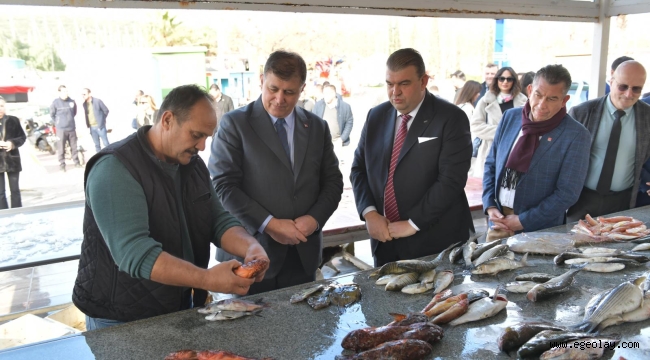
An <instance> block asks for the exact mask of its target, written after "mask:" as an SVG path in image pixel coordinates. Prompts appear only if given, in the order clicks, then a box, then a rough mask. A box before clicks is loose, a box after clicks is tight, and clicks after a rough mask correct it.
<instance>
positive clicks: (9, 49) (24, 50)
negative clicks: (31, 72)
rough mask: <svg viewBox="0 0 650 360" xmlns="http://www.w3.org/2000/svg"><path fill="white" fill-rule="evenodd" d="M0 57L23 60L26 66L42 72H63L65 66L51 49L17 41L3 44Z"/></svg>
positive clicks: (0, 48)
mask: <svg viewBox="0 0 650 360" xmlns="http://www.w3.org/2000/svg"><path fill="white" fill-rule="evenodd" d="M0 56H7V57H12V58H17V59H22V60H25V64H26V65H27V66H29V67H32V68H35V69H37V70H42V71H64V70H65V66H66V65H65V63H64V62H63V60H61V58H60V57H59V54H57V52H56V50H54V48H53V47H47V46H44V45H40V44H39V45H36V46H30V45H29V44H27V43H24V42H22V41H20V40H18V39H16V40H14V41H7V42H5V43H3V44H2V46H0Z"/></svg>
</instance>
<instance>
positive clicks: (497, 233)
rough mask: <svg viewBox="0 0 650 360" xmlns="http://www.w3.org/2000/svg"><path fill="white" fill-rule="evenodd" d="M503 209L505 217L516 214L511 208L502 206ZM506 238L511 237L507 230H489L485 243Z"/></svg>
mask: <svg viewBox="0 0 650 360" xmlns="http://www.w3.org/2000/svg"><path fill="white" fill-rule="evenodd" d="M501 208H502V210H503V211H502V214H503V215H504V216H508V215H514V214H515V211H514V210H512V209H511V208H509V207H507V206H502V207H501ZM506 237H510V233H509V232H508V231H506V230H502V229H488V231H487V235H486V236H485V242H490V241H494V240H499V239H503V238H506Z"/></svg>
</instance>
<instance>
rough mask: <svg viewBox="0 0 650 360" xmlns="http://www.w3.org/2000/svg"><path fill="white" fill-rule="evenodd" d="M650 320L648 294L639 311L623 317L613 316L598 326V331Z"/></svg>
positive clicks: (649, 298) (649, 293) (647, 293)
mask: <svg viewBox="0 0 650 360" xmlns="http://www.w3.org/2000/svg"><path fill="white" fill-rule="evenodd" d="M648 319H650V292H646V293H645V295H644V297H643V304H641V306H640V307H639V308H637V309H634V310H632V311H629V312H626V313H623V314H621V315H616V316H612V317H610V318H607V319H605V321H603V322H601V323H600V324H599V325H598V331H602V330H604V329H605V328H607V327H610V326H613V325H620V324H623V323H628V322H638V321H644V320H648Z"/></svg>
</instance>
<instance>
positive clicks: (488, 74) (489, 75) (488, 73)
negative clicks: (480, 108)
mask: <svg viewBox="0 0 650 360" xmlns="http://www.w3.org/2000/svg"><path fill="white" fill-rule="evenodd" d="M497 71H499V65H497V64H494V63H488V64H487V65H485V73H484V74H483V83H482V84H481V92H480V93H479V95H478V98H476V102H475V103H474V104H473V105H474V107H476V104H478V101H479V100H481V98H482V97H483V95H485V93H486V92H488V89H490V84H492V79H494V76H495V75H496V74H497Z"/></svg>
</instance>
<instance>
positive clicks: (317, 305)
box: [307, 285, 333, 310]
mask: <svg viewBox="0 0 650 360" xmlns="http://www.w3.org/2000/svg"><path fill="white" fill-rule="evenodd" d="M332 289H333V287H332V286H329V285H328V286H326V287H325V288H323V289H322V290H321V291H320V292H319V293H315V294H314V295H312V296H310V297H309V298H308V299H307V304H309V306H311V308H312V309H314V310H320V309H324V308H326V307H328V306H330V304H331V303H332V300H331V299H330V293H331V292H332Z"/></svg>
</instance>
